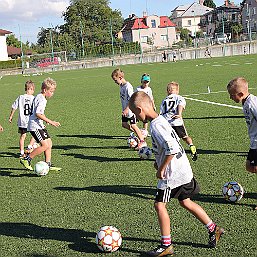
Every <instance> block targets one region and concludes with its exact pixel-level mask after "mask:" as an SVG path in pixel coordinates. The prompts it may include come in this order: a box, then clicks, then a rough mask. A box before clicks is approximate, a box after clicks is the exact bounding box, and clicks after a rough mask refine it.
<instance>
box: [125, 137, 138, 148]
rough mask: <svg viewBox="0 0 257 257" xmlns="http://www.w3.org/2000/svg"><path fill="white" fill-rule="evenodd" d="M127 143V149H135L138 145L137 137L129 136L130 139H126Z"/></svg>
mask: <svg viewBox="0 0 257 257" xmlns="http://www.w3.org/2000/svg"><path fill="white" fill-rule="evenodd" d="M127 143H128V147H130V148H136V147H137V145H138V139H137V137H135V136H134V137H132V136H130V137H128V139H127Z"/></svg>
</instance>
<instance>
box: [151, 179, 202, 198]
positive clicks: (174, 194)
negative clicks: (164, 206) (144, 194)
mask: <svg viewBox="0 0 257 257" xmlns="http://www.w3.org/2000/svg"><path fill="white" fill-rule="evenodd" d="M199 192H200V187H199V185H198V183H197V181H196V180H195V179H194V178H192V180H191V182H189V183H187V184H185V185H182V186H179V187H176V188H173V189H171V188H170V187H168V188H166V189H164V190H162V189H157V194H156V196H155V201H156V202H162V203H168V202H169V201H170V199H171V198H176V199H178V200H179V201H182V200H185V199H187V198H191V197H193V196H194V195H196V194H198V193H199Z"/></svg>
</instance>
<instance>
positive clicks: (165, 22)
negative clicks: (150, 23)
mask: <svg viewBox="0 0 257 257" xmlns="http://www.w3.org/2000/svg"><path fill="white" fill-rule="evenodd" d="M164 24H165V25H166V29H167V46H168V48H169V47H170V42H169V27H168V21H164Z"/></svg>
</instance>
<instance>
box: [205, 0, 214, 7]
mask: <svg viewBox="0 0 257 257" xmlns="http://www.w3.org/2000/svg"><path fill="white" fill-rule="evenodd" d="M203 5H205V6H207V7H210V8H216V4H215V3H214V2H213V0H205V1H204V2H203Z"/></svg>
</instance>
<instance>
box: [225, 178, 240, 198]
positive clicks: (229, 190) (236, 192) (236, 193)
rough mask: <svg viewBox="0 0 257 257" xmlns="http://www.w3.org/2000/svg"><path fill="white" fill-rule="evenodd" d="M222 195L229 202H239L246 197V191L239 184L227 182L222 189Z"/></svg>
mask: <svg viewBox="0 0 257 257" xmlns="http://www.w3.org/2000/svg"><path fill="white" fill-rule="evenodd" d="M222 194H223V197H224V198H225V199H226V200H227V201H229V202H239V201H240V200H241V199H242V197H243V195H244V189H243V187H242V186H241V185H240V184H239V183H237V182H234V181H233V182H227V183H225V184H224V186H223V188H222Z"/></svg>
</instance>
